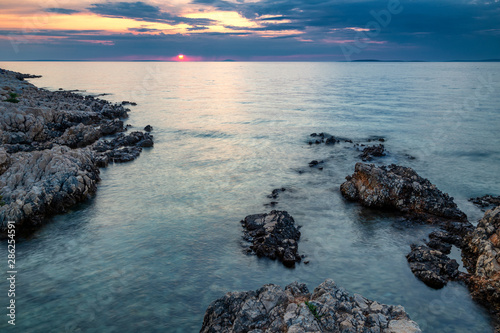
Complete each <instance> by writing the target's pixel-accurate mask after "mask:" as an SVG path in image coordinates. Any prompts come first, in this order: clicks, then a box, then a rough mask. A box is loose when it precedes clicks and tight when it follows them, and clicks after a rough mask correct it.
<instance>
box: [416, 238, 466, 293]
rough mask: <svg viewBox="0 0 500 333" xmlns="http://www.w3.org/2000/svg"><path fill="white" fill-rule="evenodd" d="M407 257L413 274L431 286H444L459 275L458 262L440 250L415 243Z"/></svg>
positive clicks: (436, 287) (437, 287)
mask: <svg viewBox="0 0 500 333" xmlns="http://www.w3.org/2000/svg"><path fill="white" fill-rule="evenodd" d="M406 258H407V259H408V263H409V264H410V269H411V271H412V272H413V274H415V276H416V277H417V278H418V279H419V280H421V281H422V282H424V283H425V284H426V285H428V286H429V287H432V288H435V289H439V288H442V287H444V286H445V285H446V284H447V283H448V281H449V280H454V279H456V278H457V277H458V274H459V272H458V267H459V265H458V263H457V262H456V261H455V260H454V259H450V258H448V256H446V255H445V254H444V253H442V252H441V251H439V250H435V249H431V248H429V247H427V246H425V245H420V246H415V245H413V246H412V249H411V252H410V253H409V254H408V255H407V256H406Z"/></svg>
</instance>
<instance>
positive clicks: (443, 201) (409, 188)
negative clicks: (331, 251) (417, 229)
mask: <svg viewBox="0 0 500 333" xmlns="http://www.w3.org/2000/svg"><path fill="white" fill-rule="evenodd" d="M346 180H347V181H346V182H345V183H343V184H342V185H341V187H340V190H341V192H342V195H343V196H344V197H345V198H346V199H348V200H351V201H358V202H360V203H361V204H362V205H364V206H367V207H374V208H382V209H393V210H396V211H400V212H402V213H406V214H408V215H413V216H417V217H419V218H424V219H426V220H428V221H430V222H431V221H441V220H443V219H446V220H455V221H461V222H464V223H467V216H466V215H465V214H464V213H463V212H462V211H460V210H459V209H458V207H457V205H456V204H455V203H454V202H453V198H451V197H450V196H448V194H446V193H443V192H441V191H440V190H438V189H437V188H436V186H435V185H433V184H431V182H430V181H428V180H427V179H425V178H422V177H420V176H419V175H418V174H417V173H416V172H415V171H414V170H413V169H411V168H407V167H402V166H397V165H390V166H387V167H386V166H381V167H377V166H375V165H373V164H364V163H356V167H355V170H354V174H353V175H352V176H348V177H347V178H346Z"/></svg>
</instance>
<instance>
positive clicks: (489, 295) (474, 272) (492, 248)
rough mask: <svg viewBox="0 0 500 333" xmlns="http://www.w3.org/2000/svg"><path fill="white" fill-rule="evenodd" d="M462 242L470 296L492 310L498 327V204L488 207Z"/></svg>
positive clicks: (499, 296) (499, 224)
mask: <svg viewBox="0 0 500 333" xmlns="http://www.w3.org/2000/svg"><path fill="white" fill-rule="evenodd" d="M464 242H465V245H464V247H463V251H462V256H463V259H464V262H465V265H466V267H467V269H468V271H469V272H470V273H471V275H470V276H469V279H468V280H467V281H466V282H467V284H468V286H469V289H470V290H471V294H472V297H473V298H474V299H475V300H477V301H478V302H480V303H482V304H484V305H485V306H486V307H487V308H488V309H489V310H490V312H492V313H493V314H494V316H495V317H496V322H497V330H500V206H497V207H496V208H494V209H491V210H488V211H487V212H486V213H485V214H484V217H483V218H482V219H481V220H480V221H479V223H478V225H477V227H476V228H475V230H473V231H472V232H471V233H470V234H469V235H467V236H466V237H465V241H464Z"/></svg>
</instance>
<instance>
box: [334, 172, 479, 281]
mask: <svg viewBox="0 0 500 333" xmlns="http://www.w3.org/2000/svg"><path fill="white" fill-rule="evenodd" d="M346 179H347V181H346V182H345V183H343V184H342V185H341V188H340V190H341V192H342V195H343V196H344V197H346V198H347V199H348V200H352V201H358V202H360V203H361V204H362V205H364V206H367V207H375V208H381V209H391V210H395V211H399V212H401V213H403V214H404V215H405V216H406V217H409V218H410V219H417V220H420V221H422V220H423V221H425V222H429V223H434V224H437V225H439V226H441V227H442V228H443V229H445V230H439V231H436V232H433V233H431V234H430V235H429V237H430V240H429V242H428V243H427V245H428V246H425V245H421V246H417V245H412V249H411V252H410V253H409V254H408V255H407V259H408V263H409V265H410V269H411V270H412V272H413V273H414V274H415V276H416V277H417V278H418V279H420V280H421V281H423V282H424V283H425V284H427V285H428V286H430V287H432V288H442V287H443V286H445V285H446V284H447V283H448V281H449V280H453V279H457V278H458V276H459V271H458V267H459V265H458V263H457V262H456V261H455V260H451V259H450V258H449V257H448V256H447V254H449V253H450V251H451V247H452V245H457V246H459V247H460V246H461V245H462V237H463V236H464V235H465V234H466V233H467V232H469V231H470V230H471V229H472V225H471V224H470V223H469V222H468V221H467V216H466V215H465V214H464V213H463V212H462V211H460V210H459V209H458V207H457V205H456V204H455V203H454V202H453V198H451V197H450V196H448V194H446V193H443V192H441V191H440V190H439V189H437V187H436V186H435V185H433V184H432V183H431V182H430V181H429V180H427V179H425V178H422V177H420V176H419V175H418V174H417V173H416V172H415V171H414V170H413V169H411V168H407V167H402V166H397V165H390V166H388V167H386V166H382V167H377V166H375V165H373V164H363V163H357V164H356V167H355V172H354V174H353V175H352V176H349V177H347V178H346Z"/></svg>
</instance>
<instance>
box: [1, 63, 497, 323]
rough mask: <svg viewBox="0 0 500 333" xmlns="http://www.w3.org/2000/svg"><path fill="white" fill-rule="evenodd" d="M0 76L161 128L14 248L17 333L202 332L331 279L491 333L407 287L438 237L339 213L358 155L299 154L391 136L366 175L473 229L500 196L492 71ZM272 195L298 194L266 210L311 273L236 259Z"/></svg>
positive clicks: (463, 311) (276, 69)
mask: <svg viewBox="0 0 500 333" xmlns="http://www.w3.org/2000/svg"><path fill="white" fill-rule="evenodd" d="M0 67H3V68H7V69H11V70H16V71H21V72H27V73H33V74H41V75H43V78H40V79H34V80H31V81H32V82H33V83H35V84H36V85H38V86H40V87H46V88H48V89H52V90H56V89H58V88H64V89H67V90H69V89H80V90H85V93H86V94H91V93H92V94H99V93H109V94H110V95H107V96H104V97H103V98H106V99H108V100H111V101H116V102H118V101H122V100H131V101H135V102H137V103H138V105H137V106H134V107H131V109H132V112H130V119H129V120H128V122H129V123H131V124H133V125H134V128H133V129H142V128H143V127H144V126H145V125H147V124H151V125H153V126H154V132H153V134H154V136H155V140H156V142H155V147H154V148H153V149H150V150H145V151H144V152H143V154H142V155H141V157H140V158H139V159H138V160H136V161H134V162H131V163H128V164H121V165H114V166H110V167H109V168H108V169H104V170H102V183H101V184H100V186H99V191H98V193H97V195H96V196H95V198H93V199H92V200H90V201H89V202H87V203H85V204H83V205H81V206H79V207H77V208H76V209H74V210H73V211H72V212H70V213H69V214H66V215H61V216H57V217H54V218H53V219H51V220H50V223H49V224H47V225H46V226H45V227H43V228H42V229H40V230H39V231H38V232H37V233H36V234H35V235H33V237H32V238H30V239H27V240H24V241H23V242H21V243H20V244H19V245H18V248H17V257H18V271H19V274H18V280H17V289H18V290H17V291H18V292H17V293H16V294H17V321H16V326H17V329H18V331H19V332H21V331H22V332H196V331H198V330H199V329H200V327H201V324H202V320H203V315H204V311H205V309H206V307H207V306H208V305H209V304H210V302H211V301H213V300H215V299H216V298H218V297H221V296H222V295H224V293H226V292H228V291H233V290H253V289H257V288H258V287H260V286H261V285H263V284H266V283H276V284H280V285H282V286H284V285H286V284H288V283H290V282H292V281H295V280H297V281H301V282H305V283H307V284H308V286H309V287H310V288H311V289H313V288H314V287H315V286H317V285H318V284H319V283H321V282H322V281H324V280H325V279H326V278H333V279H334V280H335V281H336V282H337V283H338V284H340V285H342V286H343V287H345V288H346V289H348V290H349V291H351V292H357V293H361V294H363V295H364V296H366V297H368V298H371V299H375V300H377V301H379V302H383V303H389V304H402V305H403V306H404V307H405V308H406V310H407V311H408V312H409V313H410V315H411V317H412V319H414V320H416V321H417V322H418V323H419V324H420V326H421V327H422V328H423V329H424V331H425V332H489V331H491V330H492V329H491V326H490V319H489V317H488V315H487V313H486V311H485V310H484V309H482V308H481V307H479V306H478V305H476V304H475V303H474V302H473V301H472V300H471V298H470V296H469V294H468V292H467V289H466V288H465V287H464V286H462V285H460V284H458V283H453V282H452V283H450V284H449V285H448V286H447V287H445V288H444V289H441V290H433V289H430V288H428V287H426V286H425V285H424V284H423V283H421V282H420V281H418V280H417V279H416V278H415V277H414V276H413V275H412V273H411V272H410V269H409V268H408V264H407V262H406V259H405V255H406V254H407V253H408V252H409V249H410V244H411V243H412V242H418V241H420V240H421V239H423V238H425V237H426V235H427V234H428V233H429V232H430V231H431V230H432V228H431V227H429V226H421V225H411V224H405V223H401V222H400V221H399V220H398V219H397V216H391V215H387V214H382V213H379V212H376V211H370V210H367V209H364V208H362V207H360V206H359V205H357V204H353V203H348V202H346V201H344V200H343V198H342V197H341V195H340V193H339V186H340V184H341V183H342V182H343V180H344V177H345V176H347V175H349V174H352V172H353V169H354V164H355V163H356V162H357V161H359V158H357V155H358V154H359V152H356V151H355V150H354V149H353V148H352V145H336V146H334V147H326V146H309V145H308V144H307V141H308V136H309V134H310V133H312V132H328V133H330V134H334V135H337V136H341V137H345V138H350V139H353V140H365V139H367V138H369V137H371V136H383V137H385V138H386V139H387V141H386V143H385V145H386V147H387V149H388V150H389V152H390V155H389V156H387V157H385V158H382V159H380V160H378V161H377V162H376V163H379V164H389V163H398V164H401V165H406V166H410V167H412V168H414V169H415V170H417V171H418V172H419V174H420V175H422V176H424V177H426V178H429V179H430V180H431V181H432V182H433V183H435V184H436V185H437V186H438V187H439V188H440V189H441V190H443V191H445V192H448V193H449V194H450V195H452V196H453V197H455V200H456V202H457V203H458V205H459V206H460V208H461V209H463V210H464V211H465V212H466V213H467V214H468V215H469V217H470V219H471V220H472V221H477V219H478V218H480V217H481V215H482V213H481V212H480V211H479V210H478V209H476V208H475V207H473V206H472V205H471V204H470V203H468V202H467V198H469V197H472V196H478V195H483V194H486V193H492V194H497V195H498V194H500V186H499V185H500V178H499V175H500V163H499V161H500V138H499V135H498V133H499V132H498V131H499V129H500V111H499V107H500V64H495V63H46V62H43V63H40V62H38V63H34V62H33V63H14V62H11V63H5V62H4V63H0ZM405 154H410V155H412V156H414V157H415V159H413V160H410V159H408V158H407V156H406V155H405ZM313 159H323V160H325V162H326V163H325V168H324V170H323V171H322V172H321V171H318V170H308V169H309V168H308V166H307V165H308V162H309V161H311V160H313ZM300 170H305V171H306V172H304V173H299V171H300ZM278 187H286V188H288V189H291V191H288V192H285V193H284V194H283V195H282V196H281V198H280V199H279V204H278V206H277V207H276V208H277V209H283V210H287V211H288V212H289V213H290V214H291V215H292V216H294V218H295V220H296V221H297V223H298V224H299V225H301V226H303V227H302V229H301V231H302V238H301V241H300V243H299V251H300V252H301V253H302V254H305V255H306V256H307V257H308V258H307V260H310V264H309V265H304V264H300V265H298V267H297V268H295V269H287V268H285V267H284V266H283V265H282V264H280V263H277V262H273V261H269V260H266V259H258V258H256V257H254V256H248V255H245V254H244V253H243V252H242V249H241V236H242V228H241V225H240V223H239V221H240V220H241V219H242V218H244V217H245V216H246V215H249V214H254V213H260V212H266V211H269V210H270V208H266V207H264V206H263V205H264V204H266V203H268V202H269V201H270V200H269V199H267V198H266V195H267V194H269V193H270V192H271V191H272V190H273V189H274V188H278ZM2 251H3V250H2ZM2 253H5V251H4V252H2ZM5 256H6V255H5ZM0 288H1V289H2V290H7V285H6V283H5V281H2V282H1V283H0ZM1 294H2V300H4V299H6V297H5V293H4V292H1ZM2 302H3V303H4V304H3V305H2V306H6V303H5V301H2ZM3 317H4V319H2V320H1V321H0V330H2V331H3V330H5V329H6V327H7V326H8V325H7V324H6V321H7V320H6V319H5V318H6V316H5V315H4V316H3Z"/></svg>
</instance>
